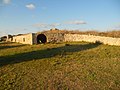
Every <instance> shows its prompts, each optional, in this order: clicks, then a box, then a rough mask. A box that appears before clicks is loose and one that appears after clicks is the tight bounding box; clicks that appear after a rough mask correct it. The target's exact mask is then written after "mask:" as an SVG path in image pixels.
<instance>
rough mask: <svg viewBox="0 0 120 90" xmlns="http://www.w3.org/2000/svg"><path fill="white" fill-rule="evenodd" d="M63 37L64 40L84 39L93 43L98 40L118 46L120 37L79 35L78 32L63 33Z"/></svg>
mask: <svg viewBox="0 0 120 90" xmlns="http://www.w3.org/2000/svg"><path fill="white" fill-rule="evenodd" d="M64 38H65V42H66V41H86V42H93V43H94V42H96V41H100V42H102V43H103V44H108V45H117V46H120V38H112V37H101V36H93V35H80V34H65V35H64Z"/></svg>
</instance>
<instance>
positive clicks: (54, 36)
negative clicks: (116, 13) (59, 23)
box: [44, 33, 64, 42]
mask: <svg viewBox="0 0 120 90" xmlns="http://www.w3.org/2000/svg"><path fill="white" fill-rule="evenodd" d="M44 35H45V36H46V37H47V42H63V41H64V34H62V33H44Z"/></svg>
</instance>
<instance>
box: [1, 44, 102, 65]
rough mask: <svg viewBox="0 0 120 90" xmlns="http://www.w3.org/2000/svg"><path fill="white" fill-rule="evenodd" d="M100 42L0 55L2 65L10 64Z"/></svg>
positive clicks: (90, 46) (78, 48)
mask: <svg viewBox="0 0 120 90" xmlns="http://www.w3.org/2000/svg"><path fill="white" fill-rule="evenodd" d="M99 45H100V44H91V43H89V44H83V45H78V44H77V45H65V46H62V47H57V48H47V49H45V50H37V51H32V52H27V53H20V54H15V55H11V56H2V57H0V67H1V66H4V65H8V64H15V63H20V62H25V61H31V60H37V59H43V58H50V57H54V56H56V55H61V56H64V55H65V54H66V53H67V52H78V51H84V50H88V49H92V48H96V47H97V46H99Z"/></svg>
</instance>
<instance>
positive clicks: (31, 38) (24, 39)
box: [7, 29, 64, 45]
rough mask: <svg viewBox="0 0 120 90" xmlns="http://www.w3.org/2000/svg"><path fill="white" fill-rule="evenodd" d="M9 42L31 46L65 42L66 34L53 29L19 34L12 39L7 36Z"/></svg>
mask: <svg viewBox="0 0 120 90" xmlns="http://www.w3.org/2000/svg"><path fill="white" fill-rule="evenodd" d="M7 41H10V42H17V43H22V44H30V45H33V44H40V43H46V42H63V41H64V34H63V33H61V32H59V30H58V29H54V30H52V29H51V30H50V31H45V32H40V33H28V34H19V35H13V36H10V37H9V36H7Z"/></svg>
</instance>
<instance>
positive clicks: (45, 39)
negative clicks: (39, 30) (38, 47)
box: [37, 34, 47, 44]
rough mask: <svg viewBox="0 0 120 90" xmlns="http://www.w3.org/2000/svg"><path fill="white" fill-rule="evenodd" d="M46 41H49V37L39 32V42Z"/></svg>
mask: <svg viewBox="0 0 120 90" xmlns="http://www.w3.org/2000/svg"><path fill="white" fill-rule="evenodd" d="M46 42H47V38H46V36H45V35H44V34H39V35H38V36H37V44H40V43H46Z"/></svg>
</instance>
